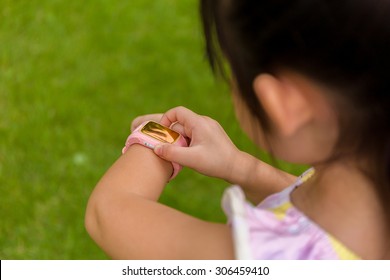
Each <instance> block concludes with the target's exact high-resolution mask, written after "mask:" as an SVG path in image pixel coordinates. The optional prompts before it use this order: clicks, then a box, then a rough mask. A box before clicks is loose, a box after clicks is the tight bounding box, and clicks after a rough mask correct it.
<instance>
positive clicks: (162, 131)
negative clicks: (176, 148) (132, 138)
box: [141, 121, 180, 144]
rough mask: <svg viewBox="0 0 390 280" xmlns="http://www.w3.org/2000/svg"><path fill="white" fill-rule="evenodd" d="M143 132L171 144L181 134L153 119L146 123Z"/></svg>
mask: <svg viewBox="0 0 390 280" xmlns="http://www.w3.org/2000/svg"><path fill="white" fill-rule="evenodd" d="M141 132H142V133H143V134H146V135H148V136H150V137H153V138H155V139H157V140H159V141H161V142H165V143H170V144H172V143H173V142H175V141H176V140H177V139H178V138H179V136H180V134H179V133H177V132H176V131H173V130H172V129H169V128H168V127H165V126H162V125H161V124H158V123H156V122H152V121H150V122H148V123H147V124H145V125H144V127H143V128H142V129H141Z"/></svg>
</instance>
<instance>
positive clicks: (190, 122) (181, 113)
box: [160, 106, 200, 138]
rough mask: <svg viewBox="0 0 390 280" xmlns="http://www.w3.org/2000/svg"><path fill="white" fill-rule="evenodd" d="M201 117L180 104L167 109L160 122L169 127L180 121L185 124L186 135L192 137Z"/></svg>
mask: <svg viewBox="0 0 390 280" xmlns="http://www.w3.org/2000/svg"><path fill="white" fill-rule="evenodd" d="M199 117H200V116H199V115H198V114H196V113H194V112H193V111H191V110H189V109H187V108H185V107H182V106H180V107H176V108H173V109H171V110H169V111H167V112H166V113H165V114H164V115H163V116H162V118H161V120H160V123H161V124H162V125H165V126H168V127H169V126H171V125H172V124H174V123H179V124H181V125H182V126H183V128H184V132H185V134H186V136H187V137H190V138H191V136H192V130H193V129H194V127H195V124H196V121H197V119H198V118H199Z"/></svg>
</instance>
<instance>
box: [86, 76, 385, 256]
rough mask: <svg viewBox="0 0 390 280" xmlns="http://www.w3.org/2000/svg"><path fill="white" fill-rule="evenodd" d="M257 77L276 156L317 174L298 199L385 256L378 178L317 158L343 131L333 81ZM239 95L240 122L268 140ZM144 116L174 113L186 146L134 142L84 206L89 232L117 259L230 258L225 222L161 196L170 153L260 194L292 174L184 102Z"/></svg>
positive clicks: (356, 246) (359, 249) (341, 236)
mask: <svg viewBox="0 0 390 280" xmlns="http://www.w3.org/2000/svg"><path fill="white" fill-rule="evenodd" d="M253 87H254V89H255V92H256V96H257V98H258V100H259V102H260V103H261V104H262V106H263V107H264V109H265V111H266V113H267V114H268V116H269V118H270V119H271V128H272V129H271V133H270V134H269V135H268V139H269V142H270V143H271V145H272V146H271V148H272V152H273V154H274V155H275V157H276V158H280V159H284V160H288V161H291V162H296V163H304V164H309V165H312V166H314V167H315V169H316V176H315V178H314V179H313V180H309V181H308V182H307V183H305V184H303V185H301V186H300V187H299V188H298V189H296V190H295V191H294V192H293V193H292V202H293V204H294V205H295V206H296V207H297V208H298V209H300V210H301V211H302V212H303V213H305V214H306V215H307V216H308V217H310V218H311V219H312V220H313V221H314V222H315V223H317V224H318V225H320V226H321V227H323V228H324V229H325V230H326V231H327V232H329V233H330V234H332V235H333V236H335V237H336V238H337V239H338V240H340V241H341V242H342V243H344V244H345V245H346V246H347V247H348V248H349V249H351V250H352V251H353V252H355V253H356V254H357V255H359V256H360V257H362V258H365V259H378V258H383V257H384V256H386V257H387V258H389V256H390V254H389V242H388V236H389V225H388V223H387V219H386V215H385V210H384V206H383V205H381V203H380V199H379V198H378V193H377V191H376V188H375V187H374V186H373V185H372V183H371V182H370V181H369V180H367V179H366V178H365V177H364V176H363V175H362V174H361V171H360V169H359V168H358V166H362V165H363V166H364V163H363V162H356V161H352V160H348V159H345V160H343V161H341V160H335V161H333V162H331V163H329V164H327V165H326V166H323V165H322V164H318V163H319V162H323V161H325V160H326V159H327V158H328V157H329V156H330V155H331V153H332V151H333V147H334V146H335V144H336V141H337V137H338V135H339V128H338V123H337V113H336V112H334V111H333V108H334V106H333V103H332V100H330V99H329V98H326V97H325V96H328V95H326V94H325V93H326V91H328V90H329V89H327V88H325V87H324V86H322V85H319V84H317V83H316V82H314V81H312V80H311V79H309V78H307V77H305V76H303V75H300V74H299V73H296V72H293V71H282V72H280V73H278V75H277V76H272V75H268V74H261V75H259V76H257V77H256V79H255V80H254V81H253ZM237 96H238V95H236V94H234V97H235V99H236V102H235V104H236V111H237V117H238V119H239V121H240V123H241V125H242V127H243V129H244V131H246V132H247V133H248V135H249V136H250V137H251V138H252V139H253V140H254V141H256V143H257V144H258V145H259V146H260V147H263V148H267V146H266V145H265V140H264V135H263V133H262V132H261V130H260V128H258V129H257V128H255V129H253V127H254V126H253V125H252V124H253V123H254V122H255V121H254V118H253V117H252V116H251V115H250V114H249V113H248V110H247V108H246V107H245V106H244V105H242V103H241V102H240V101H239V100H237V99H238V97H237ZM145 119H154V120H159V119H160V122H161V123H162V124H163V125H166V126H170V125H171V124H173V123H176V122H177V123H176V124H175V125H174V129H175V130H177V131H179V132H181V133H182V134H183V135H185V136H187V137H189V138H190V139H191V144H190V147H188V148H179V147H174V146H170V145H163V146H160V147H157V148H156V149H155V150H154V152H153V151H152V150H149V149H147V148H145V147H142V146H140V145H133V146H131V147H130V148H129V150H128V151H127V152H126V154H124V155H123V156H121V157H120V158H119V159H118V160H117V162H115V163H114V165H113V166H112V167H111V168H110V169H109V170H108V172H107V173H106V174H105V175H104V176H103V178H102V179H101V181H100V182H99V183H98V185H97V186H96V188H95V190H94V191H93V194H92V195H91V198H90V200H89V203H88V207H87V212H86V228H87V230H88V232H89V233H90V235H91V236H92V238H93V239H94V240H95V241H96V242H97V244H98V245H99V246H101V248H103V250H104V251H105V252H106V253H107V254H108V255H109V256H110V257H112V258H116V259H232V258H233V257H234V252H233V241H232V236H231V230H230V228H229V227H228V226H227V225H225V224H216V223H210V222H205V221H201V220H199V219H196V218H193V217H191V216H188V215H186V214H183V213H181V212H179V211H177V210H174V209H171V208H169V207H167V206H164V205H162V204H160V203H158V202H157V200H158V198H159V196H160V194H161V192H162V191H163V189H164V186H165V185H166V182H167V181H168V179H169V177H170V175H171V174H172V166H171V164H170V162H168V161H175V162H178V163H180V164H182V165H183V166H187V167H189V168H192V169H194V170H196V171H198V172H200V173H202V174H205V175H207V176H213V177H218V178H221V179H224V180H226V181H228V182H230V183H232V184H238V185H240V186H241V187H242V188H243V189H244V191H245V192H246V195H247V196H248V197H249V198H250V199H251V200H252V201H253V202H255V203H258V202H260V201H261V200H262V199H264V198H265V197H267V196H268V195H270V194H272V193H275V192H278V191H280V190H282V189H283V188H285V187H287V186H288V185H289V184H291V183H292V182H293V181H294V180H295V177H294V176H291V175H289V174H286V173H284V172H283V171H280V170H278V169H275V168H274V167H271V166H269V165H267V164H265V163H263V162H262V161H260V160H257V159H255V158H254V157H252V156H250V155H248V154H246V153H244V152H241V151H239V150H238V149H237V148H236V147H235V146H234V144H233V143H232V142H231V141H230V139H229V138H228V136H227V135H226V133H225V132H224V131H223V129H222V128H221V127H220V125H219V124H218V123H216V122H215V121H214V120H212V119H210V118H208V117H204V116H200V115H197V114H195V113H193V112H191V111H190V110H188V109H186V108H183V107H179V108H174V109H172V110H170V111H168V112H166V113H165V114H164V115H163V116H161V115H148V116H143V117H139V118H137V119H135V120H134V122H133V124H132V127H133V128H134V127H135V126H137V125H138V124H140V123H141V122H142V121H143V120H145ZM164 159H166V160H168V161H165V160H164ZM368 240H369V242H367V241H368Z"/></svg>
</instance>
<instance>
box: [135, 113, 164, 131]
mask: <svg viewBox="0 0 390 280" xmlns="http://www.w3.org/2000/svg"><path fill="white" fill-rule="evenodd" d="M162 116H163V114H148V115H142V116H139V117H136V118H135V119H134V120H133V121H132V123H131V131H134V129H136V128H137V127H138V126H139V125H140V124H141V123H143V122H146V121H155V122H159V121H160V119H161V117H162Z"/></svg>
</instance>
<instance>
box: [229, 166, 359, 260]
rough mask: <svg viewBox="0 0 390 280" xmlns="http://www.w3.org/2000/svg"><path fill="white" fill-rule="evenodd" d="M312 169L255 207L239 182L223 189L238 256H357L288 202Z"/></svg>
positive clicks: (327, 258) (312, 258) (316, 257)
mask: <svg viewBox="0 0 390 280" xmlns="http://www.w3.org/2000/svg"><path fill="white" fill-rule="evenodd" d="M313 173H314V169H309V170H308V171H306V172H305V173H304V174H303V175H302V176H300V177H299V178H298V180H297V181H296V182H295V183H294V184H293V185H291V186H289V187H287V188H286V189H284V190H283V191H281V192H279V193H276V194H273V195H271V196H269V197H267V198H266V199H265V200H264V201H262V202H261V203H260V204H259V205H257V206H256V207H255V206H253V205H251V204H250V203H249V202H247V201H246V199H245V196H244V192H243V191H242V189H241V188H240V187H239V186H232V187H229V188H228V189H226V191H225V193H224V196H223V199H222V207H223V209H224V211H225V213H226V215H227V216H228V220H229V224H230V225H231V228H232V231H233V239H234V247H235V254H236V258H237V259H262V260H287V259H291V260H321V259H326V260H340V259H343V260H347V259H348V260H351V259H359V257H358V256H357V255H356V254H354V253H353V252H352V251H351V250H349V249H348V248H347V247H345V246H344V245H343V244H342V243H341V242H339V241H338V240H337V239H336V238H335V237H333V236H332V235H331V234H329V233H327V232H326V231H325V230H324V229H322V228H321V227H320V226H319V225H317V224H316V223H315V222H314V221H312V220H310V219H309V218H308V217H307V216H305V214H303V213H302V212H300V211H299V210H298V209H297V208H296V207H294V205H293V204H292V203H291V199H290V194H291V192H292V191H293V190H294V189H295V188H296V187H297V186H299V185H301V184H302V183H303V182H305V181H306V180H307V179H308V178H310V177H311V176H312V175H313Z"/></svg>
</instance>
